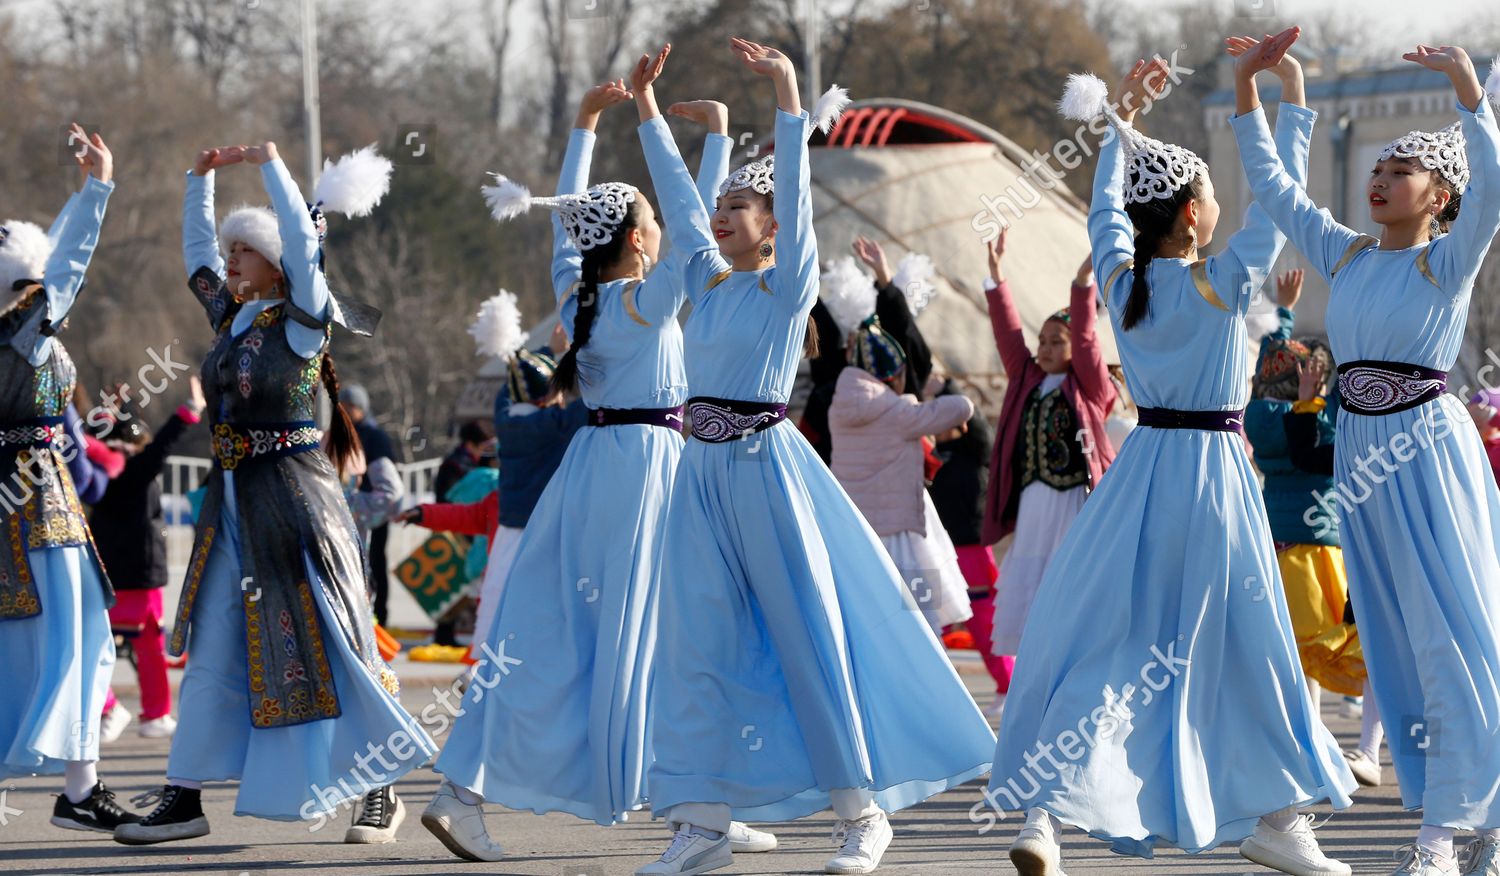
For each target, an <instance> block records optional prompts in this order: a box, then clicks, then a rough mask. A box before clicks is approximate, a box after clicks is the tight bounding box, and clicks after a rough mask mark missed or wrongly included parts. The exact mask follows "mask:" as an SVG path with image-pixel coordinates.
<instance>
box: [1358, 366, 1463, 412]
mask: <svg viewBox="0 0 1500 876" xmlns="http://www.w3.org/2000/svg"><path fill="white" fill-rule="evenodd" d="M1447 388H1448V372H1446V371H1438V370H1436V369H1433V368H1424V367H1422V366H1421V365H1411V364H1408V363H1405V362H1381V361H1378V360H1375V359H1360V360H1359V361H1357V362H1345V363H1344V364H1342V365H1340V366H1339V404H1340V405H1342V406H1343V407H1344V408H1345V409H1346V410H1349V411H1353V412H1354V413H1356V414H1365V415H1366V416H1374V417H1378V416H1383V415H1385V414H1396V413H1400V412H1401V411H1406V410H1411V409H1412V408H1414V407H1417V406H1418V405H1423V404H1426V403H1427V402H1430V401H1432V400H1433V399H1435V398H1437V397H1438V396H1440V395H1442V394H1443V392H1444V391H1446V390H1447Z"/></svg>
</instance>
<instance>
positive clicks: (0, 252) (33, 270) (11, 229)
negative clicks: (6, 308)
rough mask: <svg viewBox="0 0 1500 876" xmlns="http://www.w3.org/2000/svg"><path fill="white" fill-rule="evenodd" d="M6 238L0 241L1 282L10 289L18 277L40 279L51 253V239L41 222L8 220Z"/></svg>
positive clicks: (4, 289)
mask: <svg viewBox="0 0 1500 876" xmlns="http://www.w3.org/2000/svg"><path fill="white" fill-rule="evenodd" d="M0 228H4V229H5V242H4V243H3V244H0V282H3V289H0V291H4V292H9V291H10V290H11V286H12V285H13V284H14V283H15V282H16V281H17V280H41V279H42V273H43V271H44V270H46V267H47V260H48V259H49V258H51V257H52V241H51V239H50V238H48V237H47V232H46V231H45V230H43V228H42V227H41V226H40V225H34V224H32V223H30V222H21V221H19V220H16V219H11V220H8V221H6V222H5V223H4V224H3V225H0Z"/></svg>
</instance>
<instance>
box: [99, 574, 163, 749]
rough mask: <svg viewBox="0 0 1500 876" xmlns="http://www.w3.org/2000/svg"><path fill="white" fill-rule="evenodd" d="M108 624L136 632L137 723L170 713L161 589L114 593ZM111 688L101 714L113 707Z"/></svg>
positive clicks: (134, 642)
mask: <svg viewBox="0 0 1500 876" xmlns="http://www.w3.org/2000/svg"><path fill="white" fill-rule="evenodd" d="M109 623H110V625H111V626H113V627H114V628H115V629H117V630H121V629H138V630H139V631H140V632H139V633H137V634H136V636H135V638H134V640H133V645H134V650H135V671H136V677H137V678H138V679H139V680H140V683H141V720H142V721H151V720H155V719H156V718H160V717H162V716H163V715H170V714H171V713H172V686H171V684H170V682H168V681H167V640H166V637H165V636H164V635H163V634H162V604H161V589H160V588H156V589H153V590H117V591H115V607H114V608H111V609H110V610H109ZM115 703H116V700H115V692H114V689H113V688H111V689H110V691H109V696H108V697H106V698H105V701H104V711H105V712H108V711H109V710H110V709H113V708H114V707H115Z"/></svg>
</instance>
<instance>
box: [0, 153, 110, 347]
mask: <svg viewBox="0 0 1500 876" xmlns="http://www.w3.org/2000/svg"><path fill="white" fill-rule="evenodd" d="M114 190H115V184H114V183H112V182H108V183H105V182H100V181H99V180H98V179H97V178H95V177H93V176H90V177H88V179H86V180H85V181H84V183H83V188H82V189H80V190H79V191H78V193H77V194H75V195H74V196H73V197H72V198H69V200H68V205H67V206H66V207H65V208H64V209H65V211H66V213H67V215H66V217H64V218H62V219H61V220H57V221H54V222H53V225H52V229H51V230H49V231H48V235H49V236H51V235H53V234H54V233H55V234H56V235H57V236H56V238H55V239H54V245H53V249H52V255H51V256H49V257H48V258H47V265H46V267H45V268H44V269H43V270H44V273H43V276H42V288H43V290H44V294H45V298H46V305H45V306H43V307H36V308H34V309H33V310H32V312H31V314H30V315H29V316H28V317H27V319H26V322H25V324H23V325H22V327H21V328H20V330H18V331H17V332H16V334H15V335H14V336H13V337H12V338H11V345H12V347H13V349H15V351H16V352H17V353H20V354H21V355H22V356H25V357H26V361H27V362H29V363H30V364H31V365H32V366H33V367H41V364H42V363H43V362H45V361H47V357H48V356H50V355H51V352H52V336H51V335H52V330H55V329H56V328H57V327H58V326H60V325H62V321H63V320H64V319H67V317H68V312H69V311H71V310H72V309H73V303H74V302H75V301H77V300H78V293H79V291H80V290H82V289H83V280H84V275H85V274H86V273H87V272H88V267H89V262H90V260H92V259H93V257H94V249H95V248H96V247H97V246H98V245H99V227H100V226H101V225H102V224H103V223H104V210H105V207H107V206H108V204H109V196H110V193H111V192H113V191H114Z"/></svg>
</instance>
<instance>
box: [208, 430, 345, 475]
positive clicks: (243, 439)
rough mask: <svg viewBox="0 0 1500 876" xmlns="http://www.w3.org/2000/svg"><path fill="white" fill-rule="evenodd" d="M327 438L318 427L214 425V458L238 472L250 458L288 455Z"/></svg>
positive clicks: (222, 465) (230, 469)
mask: <svg viewBox="0 0 1500 876" xmlns="http://www.w3.org/2000/svg"><path fill="white" fill-rule="evenodd" d="M322 440H323V431H322V430H321V429H319V428H318V427H316V426H308V425H305V424H288V425H287V427H285V428H266V429H260V428H255V429H239V428H236V427H235V426H234V425H232V424H230V423H218V424H216V425H215V426H214V434H213V451H214V459H216V460H218V462H219V467H220V468H222V469H224V470H225V471H234V470H235V469H236V468H238V467H239V466H240V464H241V463H242V462H244V461H245V460H246V459H254V458H256V457H258V456H265V455H267V454H277V455H285V454H287V453H295V452H298V451H302V450H312V449H313V448H315V447H317V446H318V445H319V444H320V443H321V442H322Z"/></svg>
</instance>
